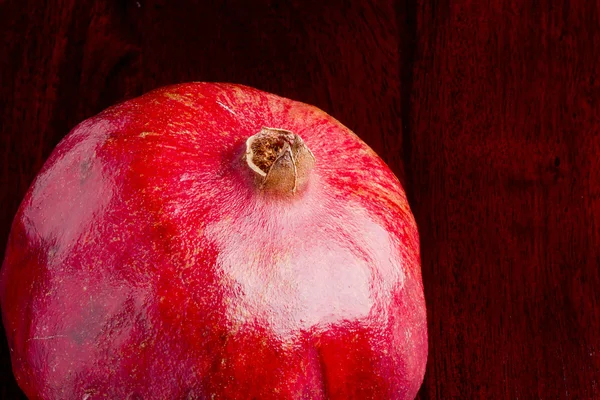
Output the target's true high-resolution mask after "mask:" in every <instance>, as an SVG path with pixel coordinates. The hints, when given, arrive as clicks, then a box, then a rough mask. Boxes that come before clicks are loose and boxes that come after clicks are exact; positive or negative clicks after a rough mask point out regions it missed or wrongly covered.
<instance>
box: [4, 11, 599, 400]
mask: <svg viewBox="0 0 600 400" xmlns="http://www.w3.org/2000/svg"><path fill="white" fill-rule="evenodd" d="M205 3H208V2H203V1H197V2H192V1H185V2H184V1H179V2H170V1H166V0H154V1H146V0H139V1H129V0H127V1H124V0H120V1H108V0H105V1H95V2H91V1H75V0H49V1H45V2H40V1H37V0H18V1H17V0H3V1H0V38H1V39H0V46H1V47H0V116H1V117H0V118H1V120H0V124H1V125H0V140H1V141H0V160H1V161H0V163H1V164H0V168H1V169H0V185H1V186H0V243H6V239H7V237H8V233H9V229H10V223H11V220H12V217H13V216H14V213H15V212H16V209H17V207H18V204H19V202H20V200H21V198H22V196H23V194H24V192H25V191H26V190H27V188H28V186H29V184H30V183H31V181H32V179H33V177H34V176H35V174H36V173H37V171H38V170H39V169H40V167H41V166H42V164H43V162H44V160H45V158H46V157H47V156H48V155H49V153H50V152H51V150H52V148H53V147H54V146H55V145H56V143H58V141H59V140H60V139H61V138H62V137H63V136H64V135H66V133H67V132H68V131H69V130H70V129H71V128H72V127H73V126H74V125H75V124H76V123H78V122H80V121H82V120H83V119H85V118H87V117H90V116H92V115H94V114H95V113H97V112H99V111H101V110H102V109H104V108H106V107H107V106H109V105H111V104H113V103H115V102H118V101H121V100H123V99H127V98H131V97H133V96H136V95H139V94H142V93H143V92H145V91H148V90H150V89H152V88H155V87H158V86H161V85H165V84H169V83H176V82H184V81H190V80H203V81H230V82H236V83H243V84H247V85H251V86H255V87H257V88H259V89H263V90H267V91H271V92H275V93H277V94H280V95H283V96H286V97H290V98H293V99H297V100H301V101H304V102H308V103H311V104H314V105H316V106H318V107H320V108H322V109H324V110H325V111H327V112H329V113H331V114H332V115H333V116H335V117H336V118H338V119H339V120H340V121H342V122H343V123H344V124H345V125H347V126H348V127H350V128H351V129H352V130H354V131H355V132H356V133H357V134H358V135H359V136H361V137H362V138H363V139H364V140H365V141H366V142H367V143H368V144H369V145H371V146H372V147H373V149H374V150H375V151H377V152H378V153H379V154H380V155H381V156H382V157H383V158H384V159H385V161H386V162H388V164H389V165H390V167H391V168H392V170H393V171H394V172H395V173H397V174H398V175H399V177H400V178H401V180H402V181H403V183H405V185H406V189H407V192H408V194H409V198H410V200H411V206H412V208H413V211H414V213H415V217H416V219H417V223H418V225H419V230H420V234H421V242H422V244H421V248H422V258H423V279H424V285H425V292H426V299H427V305H428V318H429V330H430V344H429V349H430V356H429V363H428V370H427V374H426V377H425V381H424V383H423V387H422V389H421V392H420V398H421V399H434V398H435V399H449V398H464V399H472V398H494V399H497V398H507V399H517V398H518V399H537V398H543V399H559V398H572V399H589V398H599V397H600V386H599V385H600V382H599V378H600V335H599V332H600V304H599V303H600V294H599V293H600V198H599V195H600V180H599V178H598V176H599V175H598V170H599V168H600V161H599V157H598V155H599V154H600V137H599V135H600V129H599V128H600V109H599V107H600V73H599V72H600V71H599V67H598V61H599V58H598V57H599V56H598V54H600V3H599V2H597V1H581V2H573V1H568V0H558V1H549V0H537V1H533V0H512V1H510V0H498V1H489V2H480V1H450V0H437V1H414V0H413V1H407V2H396V3H393V2H390V1H379V2H374V1H373V2H358V1H356V2H348V1H342V0H337V1H318V2H306V1H276V0H271V1H268V0H260V1H254V2H246V1H223V2H215V3H219V5H216V6H211V5H206V4H205ZM309 3H310V4H309ZM250 4H251V5H250ZM350 4H351V5H350ZM0 246H2V247H0V249H1V250H0V257H2V256H3V252H4V248H3V245H0ZM0 338H1V340H0V398H2V399H16V398H19V396H20V395H19V391H18V388H17V386H16V384H15V383H14V381H13V378H12V375H11V372H10V362H9V357H8V349H7V347H6V341H5V339H4V338H3V337H2V336H1V335H0Z"/></svg>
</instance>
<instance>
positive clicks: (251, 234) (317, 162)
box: [0, 83, 427, 400]
mask: <svg viewBox="0 0 600 400" xmlns="http://www.w3.org/2000/svg"><path fill="white" fill-rule="evenodd" d="M0 301H1V306H2V317H3V322H4V328H5V330H6V335H7V338H8V345H9V348H10V354H11V359H12V368H13V371H14V374H15V377H16V379H17V381H18V383H19V385H20V386H21V388H22V389H23V391H24V392H25V394H26V395H27V396H28V397H29V398H30V399H87V400H91V399H105V398H109V399H260V400H267V399H360V400H365V399H377V400H383V399H411V398H414V397H415V396H416V393H417V391H418V389H419V387H420V385H421V382H422V379H423V374H424V370H425V364H426V359H427V323H426V311H425V301H424V296H423V286H422V280H421V271H420V256H419V242H418V233H417V228H416V226H415V221H414V219H413V216H412V214H411V211H410V209H409V205H408V203H407V200H406V196H405V193H404V191H403V189H402V187H401V185H400V183H399V182H398V180H397V179H396V177H395V176H394V175H393V173H392V172H391V171H390V170H389V169H388V167H387V166H386V165H385V163H384V162H383V161H382V160H381V159H380V158H379V157H378V156H377V155H376V154H375V153H374V152H373V151H372V150H371V149H370V148H369V147H368V146H367V145H366V144H365V143H363V142H362V141H361V140H360V139H359V138H358V137H357V136H356V135H354V134H353V133H352V132H351V131H350V130H348V129H347V128H346V127H344V126H343V125H341V124H340V123H339V122H338V121H336V120H335V119H334V118H332V117H330V116H329V115H327V114H326V113H324V112H323V111H320V110H319V109H317V108H315V107H312V106H309V105H306V104H303V103H299V102H295V101H292V100H289V99H285V98H282V97H278V96H276V95H273V94H269V93H265V92H262V91H259V90H256V89H252V88H249V87H246V86H240V85H232V84H216V83H190V84H181V85H175V86H170V87H165V88H161V89H157V90H154V91H152V92H150V93H147V94H145V95H143V96H141V97H138V98H136V99H133V100H130V101H127V102H124V103H122V104H119V105H116V106H114V107H111V108H109V109H107V110H106V111H104V112H102V113H100V114H99V115H97V116H95V117H93V118H90V119H88V120H86V121H84V122H82V123H81V124H79V125H78V126H77V127H75V128H74V129H73V130H72V131H71V133H70V134H69V135H68V136H67V137H65V138H64V140H62V141H61V142H60V144H59V145H58V146H57V147H56V149H55V150H54V152H53V153H52V155H51V156H50V158H49V159H48V161H47V162H46V164H45V165H44V167H43V169H42V170H41V172H40V173H39V175H38V176H37V177H36V179H35V181H34V182H33V184H32V186H31V188H30V190H29V191H28V193H27V195H26V197H25V199H24V200H23V202H22V204H21V206H20V208H19V211H18V213H17V215H16V217H15V219H14V222H13V225H12V230H11V234H10V237H9V241H8V247H7V250H6V256H5V259H4V262H3V265H2V269H1V275H0Z"/></svg>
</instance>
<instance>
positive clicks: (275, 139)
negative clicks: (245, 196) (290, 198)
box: [245, 127, 315, 194]
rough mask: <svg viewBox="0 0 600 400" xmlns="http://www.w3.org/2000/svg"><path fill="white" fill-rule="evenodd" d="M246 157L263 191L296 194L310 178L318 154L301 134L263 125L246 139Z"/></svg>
mask: <svg viewBox="0 0 600 400" xmlns="http://www.w3.org/2000/svg"><path fill="white" fill-rule="evenodd" d="M245 160H246V163H247V165H248V167H249V168H250V170H251V171H253V173H254V176H255V178H256V179H255V182H256V183H257V187H258V188H259V189H260V190H263V191H266V192H272V193H278V194H294V193H297V192H298V191H300V190H302V189H303V188H304V187H305V186H306V184H307V183H308V181H309V179H310V173H311V171H312V169H313V167H314V165H315V156H314V155H313V153H312V152H311V151H310V149H309V148H308V147H307V146H306V144H305V143H304V141H303V140H302V138H301V137H300V136H298V135H297V134H295V133H293V132H291V131H288V130H285V129H279V128H268V127H263V128H262V129H261V131H260V132H258V133H257V134H255V135H252V136H250V137H249V138H248V140H246V153H245Z"/></svg>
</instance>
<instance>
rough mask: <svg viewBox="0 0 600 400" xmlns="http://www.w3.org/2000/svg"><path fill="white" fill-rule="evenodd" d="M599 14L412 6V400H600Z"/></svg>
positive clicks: (541, 4) (568, 5) (577, 6)
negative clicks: (419, 326) (418, 286)
mask: <svg viewBox="0 0 600 400" xmlns="http://www.w3.org/2000/svg"><path fill="white" fill-rule="evenodd" d="M584 4H585V5H584ZM598 6H599V3H598V2H580V3H574V2H568V1H560V2H553V1H528V0H526V1H509V0H502V1H495V2H488V3H486V4H483V2H475V1H473V2H467V1H462V2H450V1H439V2H422V3H420V4H419V7H418V12H417V16H418V23H417V25H418V27H417V38H418V45H417V51H416V52H417V54H416V56H415V64H414V75H413V78H414V79H413V83H412V96H411V98H412V101H411V105H412V110H411V112H410V115H411V132H410V137H411V142H410V144H409V146H410V150H409V151H408V154H410V162H409V163H407V174H408V176H409V177H410V178H409V181H410V182H411V196H412V197H411V200H412V204H413V205H414V206H413V210H414V212H415V214H416V219H417V223H418V225H419V227H420V233H421V240H422V252H423V269H424V272H423V273H424V279H425V289H426V299H427V302H428V303H427V304H428V307H429V308H428V312H429V318H430V324H429V327H430V359H429V364H428V372H427V376H426V380H425V383H424V385H423V389H422V392H421V394H422V398H439V399H442V398H444V399H446V398H468V399H472V398H494V399H497V398H506V399H517V398H518V399H538V398H540V399H559V398H560V399H592V398H598V397H600V387H598V378H599V377H600V354H599V350H600V346H599V345H600V337H599V335H598V332H599V330H600V310H599V308H598V306H599V303H600V301H599V300H600V298H599V293H600V292H599V288H600V274H599V266H600V250H599V249H600V235H599V233H600V231H599V228H600V203H599V197H598V195H599V194H600V185H599V183H600V181H599V175H598V168H599V167H600V163H599V161H598V154H599V151H600V140H599V135H600V131H599V127H600V125H599V122H600V112H599V111H600V110H599V108H598V106H599V105H600V103H599V100H600V75H598V72H599V70H598V63H597V59H598V58H597V57H598V56H597V55H598V54H600V29H599V26H600V8H599V7H598Z"/></svg>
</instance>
